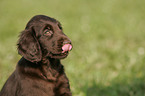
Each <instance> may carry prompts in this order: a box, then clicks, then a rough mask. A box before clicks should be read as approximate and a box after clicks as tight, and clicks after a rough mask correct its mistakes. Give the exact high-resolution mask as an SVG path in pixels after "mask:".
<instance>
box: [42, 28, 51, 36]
mask: <svg viewBox="0 0 145 96" xmlns="http://www.w3.org/2000/svg"><path fill="white" fill-rule="evenodd" d="M44 35H46V36H51V35H53V31H52V30H51V29H48V28H46V29H45V30H44Z"/></svg>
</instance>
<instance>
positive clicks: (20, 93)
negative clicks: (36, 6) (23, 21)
mask: <svg viewBox="0 0 145 96" xmlns="http://www.w3.org/2000/svg"><path fill="white" fill-rule="evenodd" d="M71 49H72V44H71V41H70V39H69V38H68V37H67V36H66V35H65V34H64V33H63V30H62V27H61V24H60V23H59V22H58V21H57V20H55V19H53V18H50V17H47V16H44V15H37V16H34V17H33V18H32V19H31V20H30V21H29V22H28V24H27V26H26V28H25V30H24V31H23V32H22V33H21V35H20V38H19V41H18V52H19V54H21V55H22V56H23V57H22V58H21V59H20V61H19V62H18V64H17V67H16V70H15V71H14V72H13V74H12V75H11V76H10V77H9V79H8V80H7V82H6V83H5V85H4V86H3V88H2V90H1V92H0V96H71V92H70V86H69V81H68V79H67V77H66V75H65V73H64V68H63V65H62V64H61V62H60V59H63V58H65V57H67V55H68V52H69V51H70V50H71Z"/></svg>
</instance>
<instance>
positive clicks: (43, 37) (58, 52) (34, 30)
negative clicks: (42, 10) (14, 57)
mask: <svg viewBox="0 0 145 96" xmlns="http://www.w3.org/2000/svg"><path fill="white" fill-rule="evenodd" d="M71 49H72V44H71V40H70V39H69V38H68V37H67V36H66V35H65V34H64V33H63V30H62V26H61V24H60V22H58V21H57V20H56V19H54V18H50V17H47V16H44V15H37V16H34V17H33V18H32V19H31V20H30V21H29V22H28V24H27V26H26V28H25V30H24V31H23V32H22V33H21V35H20V39H19V41H18V52H19V54H21V55H22V56H24V58H25V59H27V60H29V61H31V62H39V61H41V59H42V58H43V57H50V58H57V59H63V58H65V57H67V55H68V52H69V51H70V50H71Z"/></svg>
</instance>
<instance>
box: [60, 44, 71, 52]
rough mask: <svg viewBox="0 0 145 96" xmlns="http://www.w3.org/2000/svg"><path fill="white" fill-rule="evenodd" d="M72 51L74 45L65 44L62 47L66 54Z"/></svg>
mask: <svg viewBox="0 0 145 96" xmlns="http://www.w3.org/2000/svg"><path fill="white" fill-rule="evenodd" d="M71 49H72V45H71V44H65V45H63V46H62V50H63V51H62V53H64V52H66V51H70V50H71Z"/></svg>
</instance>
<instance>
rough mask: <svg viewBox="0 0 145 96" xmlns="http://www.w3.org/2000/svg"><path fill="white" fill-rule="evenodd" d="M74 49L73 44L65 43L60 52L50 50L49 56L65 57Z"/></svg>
mask: <svg viewBox="0 0 145 96" xmlns="http://www.w3.org/2000/svg"><path fill="white" fill-rule="evenodd" d="M71 50H72V45H71V44H65V45H63V46H62V48H61V51H60V52H58V53H55V52H49V54H48V56H49V57H51V58H58V59H63V58H65V57H67V56H68V54H69V52H70V51H71Z"/></svg>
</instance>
